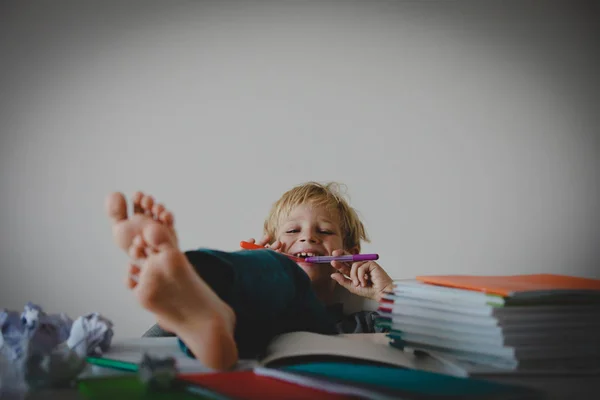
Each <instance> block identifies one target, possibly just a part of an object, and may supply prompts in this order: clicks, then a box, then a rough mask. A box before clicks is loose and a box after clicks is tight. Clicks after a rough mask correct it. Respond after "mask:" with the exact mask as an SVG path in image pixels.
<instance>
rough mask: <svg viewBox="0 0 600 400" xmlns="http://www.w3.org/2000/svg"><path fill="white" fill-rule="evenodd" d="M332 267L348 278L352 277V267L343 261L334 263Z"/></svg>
mask: <svg viewBox="0 0 600 400" xmlns="http://www.w3.org/2000/svg"><path fill="white" fill-rule="evenodd" d="M331 266H332V267H333V268H335V269H336V270H338V271H339V272H341V273H342V274H344V275H346V276H350V266H349V265H348V264H347V263H344V262H341V261H332V262H331Z"/></svg>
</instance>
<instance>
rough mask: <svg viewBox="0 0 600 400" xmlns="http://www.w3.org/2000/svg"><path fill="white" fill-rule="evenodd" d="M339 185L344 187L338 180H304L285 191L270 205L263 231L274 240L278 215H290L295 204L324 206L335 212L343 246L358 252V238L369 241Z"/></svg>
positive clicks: (280, 216)
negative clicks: (338, 219) (304, 181)
mask: <svg viewBox="0 0 600 400" xmlns="http://www.w3.org/2000/svg"><path fill="white" fill-rule="evenodd" d="M342 186H344V187H345V185H341V184H339V183H337V182H329V183H325V184H321V183H318V182H306V183H303V184H301V185H298V186H296V187H294V188H292V189H290V190H288V191H287V192H285V193H284V194H283V196H281V198H280V199H279V200H277V201H276V202H275V203H274V204H273V206H272V207H271V211H270V212H269V215H268V216H267V218H266V220H265V224H264V233H265V234H267V235H268V236H269V237H270V239H271V242H273V241H274V240H275V239H276V237H275V236H276V234H277V228H278V227H279V222H280V221H281V218H282V217H285V216H287V215H289V213H290V212H291V211H292V209H293V208H294V207H297V206H299V205H303V204H311V205H313V206H324V207H326V208H328V209H331V210H335V211H336V212H337V213H338V216H339V218H340V223H341V226H340V229H341V234H342V240H343V244H344V249H345V250H349V249H352V248H356V249H357V251H359V252H360V243H361V240H364V241H365V242H369V241H370V240H369V238H368V237H367V232H366V231H365V227H364V225H363V223H362V222H361V221H360V218H359V217H358V213H357V212H356V210H355V209H354V208H352V207H350V204H349V203H348V201H346V199H345V198H344V195H343V194H342V192H341V190H340V189H341V187H342Z"/></svg>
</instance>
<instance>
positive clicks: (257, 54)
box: [0, 0, 600, 336]
mask: <svg viewBox="0 0 600 400" xmlns="http://www.w3.org/2000/svg"><path fill="white" fill-rule="evenodd" d="M596 4H597V3H595V4H594V3H591V2H587V3H586V2H571V1H569V2H560V3H558V2H556V3H553V2H523V1H518V2H517V1H514V2H494V3H491V2H487V3H482V2H470V3H468V2H451V1H439V2H433V1H430V2H425V1H410V2H409V1H397V2H392V1H385V2H383V1H362V2H350V1H347V2H341V1H340V2H326V1H314V2H311V1H288V2H264V1H261V2H251V1H245V2H227V1H215V2H207V1H143V2H141V1H126V2H122V1H102V2H86V1H72V2H68V1H63V0H57V1H46V2H41V1H40V2H27V1H12V2H11V1H9V2H7V1H3V2H2V4H1V5H0V132H1V135H2V136H1V142H0V171H1V174H0V204H1V207H0V267H1V274H0V307H7V308H11V309H22V307H23V304H24V303H25V302H26V301H29V300H31V301H34V302H37V303H40V304H41V305H42V306H44V307H45V308H46V310H47V311H50V312H60V311H64V312H67V313H68V314H69V315H71V316H72V317H76V316H79V315H82V314H84V313H88V312H92V311H100V312H102V313H103V314H105V315H106V316H107V317H109V318H110V319H112V320H113V321H114V322H115V333H116V335H117V336H136V335H139V334H141V333H142V332H143V331H144V330H145V329H146V328H147V327H148V326H149V325H150V324H151V323H152V321H153V320H152V316H151V315H149V314H148V313H146V312H144V311H143V310H142V309H141V308H140V307H139V306H138V305H137V304H136V302H135V299H134V297H133V295H132V294H131V293H130V292H129V291H128V290H127V289H126V288H125V286H124V283H123V282H124V278H125V272H126V263H127V258H126V256H125V255H124V254H122V253H120V252H119V251H118V250H117V249H116V248H115V246H114V245H113V243H112V239H111V233H110V225H109V223H108V221H107V220H106V218H105V216H104V210H103V202H104V197H105V195H106V194H107V193H109V192H111V191H114V190H119V191H123V192H125V193H126V194H127V195H130V194H132V193H133V192H134V191H135V190H139V189H141V190H145V191H148V192H150V193H152V194H154V195H155V196H156V197H157V198H158V199H160V200H161V201H163V202H164V203H165V204H166V205H167V206H168V207H170V208H171V209H172V210H173V211H174V212H175V215H176V225H177V227H178V232H179V236H180V241H181V245H182V248H183V249H190V248H195V247H200V246H206V247H215V248H219V249H224V250H236V249H237V245H238V243H239V241H240V240H243V239H246V238H248V237H259V236H261V234H262V231H261V229H262V222H263V219H264V217H265V216H266V214H267V212H268V210H269V208H270V206H271V204H272V203H273V202H274V201H275V200H276V199H277V198H278V196H280V195H281V194H282V193H283V192H284V191H285V190H287V189H289V188H291V187H292V186H294V185H296V184H299V183H301V182H303V181H307V180H318V181H326V180H338V181H341V182H343V183H345V184H347V185H348V190H349V194H350V196H351V201H352V204H353V205H354V206H355V207H356V208H357V209H358V210H359V211H360V213H361V215H362V216H363V218H364V222H365V224H366V227H367V229H368V232H369V233H370V235H371V237H372V239H373V243H372V244H368V245H366V246H365V249H364V250H365V251H366V252H378V253H380V255H381V259H380V261H381V265H382V266H383V267H384V268H386V270H387V271H388V272H389V274H390V275H391V276H392V277H393V278H397V279H400V278H411V277H414V276H415V275H419V274H449V273H460V274H463V273H464V274H511V273H538V272H551V273H565V274H573V275H581V276H591V277H600V271H599V269H598V261H599V258H600V249H599V247H600V240H599V239H600V207H599V204H600V202H599V200H600V199H599V197H600V190H599V181H600V180H599V178H598V171H599V167H600V157H599V156H600V140H599V139H600V138H599V132H598V128H599V117H598V115H599V110H600V107H599V97H600V94H599V86H598V70H599V68H598V67H599V66H598V60H599V57H598V37H599V36H598V33H599V32H598V23H597V21H598V19H599V18H598V16H599V13H598V6H597V5H596Z"/></svg>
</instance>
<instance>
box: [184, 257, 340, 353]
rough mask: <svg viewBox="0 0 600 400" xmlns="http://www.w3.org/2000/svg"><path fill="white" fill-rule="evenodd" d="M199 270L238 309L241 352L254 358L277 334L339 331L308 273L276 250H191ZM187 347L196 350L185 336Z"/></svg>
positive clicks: (237, 340)
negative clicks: (317, 295) (312, 285)
mask: <svg viewBox="0 0 600 400" xmlns="http://www.w3.org/2000/svg"><path fill="white" fill-rule="evenodd" d="M186 256H187V257H188V260H190V263H191V264H192V265H193V266H194V268H195V269H196V271H197V272H198V274H199V275H200V276H201V277H203V278H204V280H205V281H206V282H207V283H208V284H209V286H211V287H212V288H213V290H215V292H216V293H217V294H218V295H219V296H220V297H221V299H223V300H224V301H225V302H226V303H227V304H229V306H230V307H231V308H232V309H233V311H234V312H235V315H236V327H235V334H234V336H235V340H236V343H237V345H238V352H239V355H240V357H241V358H255V357H258V356H260V355H262V353H263V352H264V350H265V349H266V346H267V344H268V343H269V342H270V341H271V339H273V337H275V336H276V335H279V334H282V333H287V332H294V331H308V332H314V333H321V334H336V333H338V332H337V329H336V321H334V319H333V318H332V317H331V315H330V313H329V312H328V311H327V309H326V308H325V306H324V305H323V304H322V303H321V302H320V301H319V300H318V299H317V297H316V295H315V293H314V292H313V290H312V287H311V282H310V279H309V277H308V275H306V273H305V272H304V271H303V270H302V269H301V268H300V267H299V266H298V265H297V264H296V263H295V262H293V261H291V260H290V259H288V258H287V257H285V256H283V255H281V254H279V253H276V252H274V251H271V250H243V251H237V252H224V251H218V250H209V249H199V250H197V251H192V252H186ZM180 345H181V347H182V349H183V350H184V351H186V352H187V353H188V354H191V353H190V352H189V351H188V350H187V347H186V346H185V344H184V343H183V342H182V341H181V340H180Z"/></svg>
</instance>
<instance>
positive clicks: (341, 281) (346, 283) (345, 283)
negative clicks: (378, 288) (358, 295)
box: [331, 272, 353, 290]
mask: <svg viewBox="0 0 600 400" xmlns="http://www.w3.org/2000/svg"><path fill="white" fill-rule="evenodd" d="M331 279H333V280H334V281H336V282H337V283H339V285H340V286H342V287H344V288H346V289H348V290H350V288H351V287H352V286H353V285H352V281H351V280H350V279H347V278H345V277H344V276H343V275H342V274H340V273H339V272H334V273H333V274H331Z"/></svg>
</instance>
